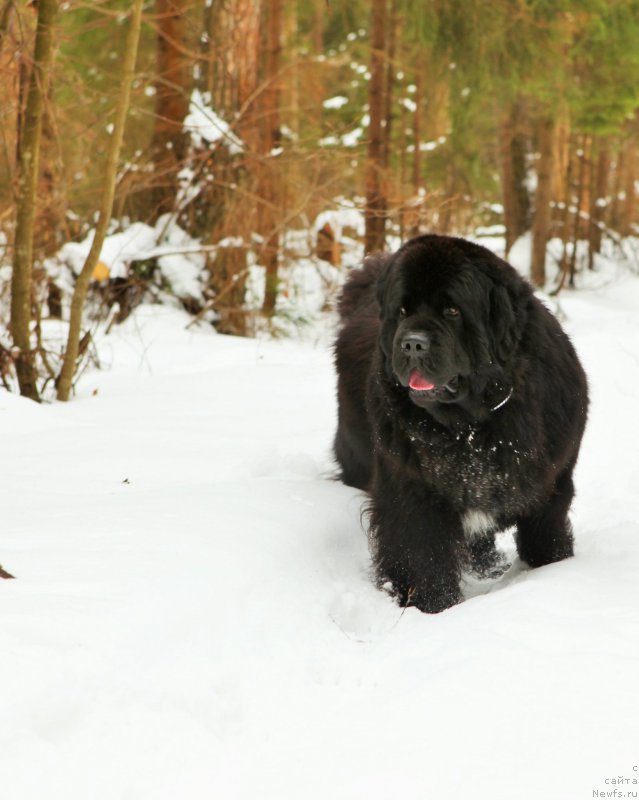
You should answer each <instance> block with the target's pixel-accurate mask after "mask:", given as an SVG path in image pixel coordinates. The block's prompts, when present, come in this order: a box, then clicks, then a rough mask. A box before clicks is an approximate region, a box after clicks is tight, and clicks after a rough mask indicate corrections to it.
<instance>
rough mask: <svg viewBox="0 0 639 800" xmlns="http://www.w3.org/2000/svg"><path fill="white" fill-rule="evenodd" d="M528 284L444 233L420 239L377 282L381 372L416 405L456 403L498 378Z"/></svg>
mask: <svg viewBox="0 0 639 800" xmlns="http://www.w3.org/2000/svg"><path fill="white" fill-rule="evenodd" d="M527 292H529V287H527V285H526V284H525V283H524V282H523V281H522V280H521V278H519V276H518V275H517V273H516V272H515V271H514V270H513V269H512V267H510V266H509V265H508V264H506V263H505V262H504V261H501V260H500V259H499V258H497V256H495V255H494V254H493V253H491V252H490V251H489V250H486V249H485V248H483V247H480V246H479V245H475V244H472V243H471V242H466V241H465V240H463V239H455V238H451V237H447V236H434V235H427V236H419V237H417V238H415V239H411V240H410V241H409V242H407V243H406V244H405V245H404V246H403V247H402V248H401V249H400V250H399V251H398V252H397V253H396V254H395V255H393V256H391V257H390V258H389V259H388V260H387V262H386V264H385V266H384V269H383V270H382V273H381V274H380V277H379V279H378V283H377V299H378V302H379V306H380V316H381V330H380V345H381V348H382V351H383V353H384V356H385V360H386V364H387V369H388V370H389V371H392V374H393V376H394V378H395V380H396V381H397V382H398V383H399V384H400V385H401V386H402V387H404V388H405V390H406V391H407V392H408V394H409V396H410V399H411V400H412V401H413V403H415V404H416V405H418V406H421V407H424V408H426V409H431V408H432V407H433V404H439V403H456V402H457V403H458V402H461V401H463V400H464V399H466V398H467V397H468V396H469V394H471V393H473V392H476V391H477V387H478V386H480V385H481V386H483V387H485V386H486V383H487V380H488V376H491V379H492V380H495V379H496V376H502V375H503V371H504V369H505V367H506V366H507V364H508V362H509V361H510V359H511V358H512V356H513V354H514V351H515V350H516V348H517V345H518V342H519V338H520V335H521V329H522V324H523V322H522V319H523V307H524V296H525V295H526V294H527Z"/></svg>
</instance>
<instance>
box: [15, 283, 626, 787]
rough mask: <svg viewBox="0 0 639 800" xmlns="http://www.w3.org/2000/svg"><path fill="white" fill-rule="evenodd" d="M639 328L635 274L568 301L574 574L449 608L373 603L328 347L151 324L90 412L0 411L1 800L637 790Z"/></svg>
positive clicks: (111, 349)
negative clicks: (580, 393)
mask: <svg viewBox="0 0 639 800" xmlns="http://www.w3.org/2000/svg"><path fill="white" fill-rule="evenodd" d="M602 283H603V281H602ZM638 308H639V278H637V277H633V276H631V275H626V276H625V277H623V276H622V277H618V278H616V280H615V281H614V282H611V283H610V284H609V285H607V286H606V285H602V286H600V287H599V288H592V289H583V290H581V291H580V292H578V293H568V292H565V293H563V294H562V295H561V311H562V313H563V315H565V317H566V319H565V325H566V327H567V328H568V330H569V331H570V332H571V334H572V335H573V337H574V340H575V343H576V345H577V347H578V350H579V352H580V354H581V356H582V357H583V360H584V362H585V365H586V368H587V371H588V373H589V376H590V383H591V391H592V414H591V420H590V424H589V427H588V431H587V435H586V439H585V442H584V447H583V451H582V457H581V461H580V464H579V467H578V473H577V487H578V498H577V500H576V502H575V505H574V511H573V520H574V527H575V532H576V557H575V558H574V559H572V560H570V561H567V562H564V563H560V564H556V565H552V566H549V567H546V568H543V569H539V570H536V571H528V570H526V569H523V568H522V566H521V564H519V562H517V561H516V560H515V562H514V564H513V567H512V568H511V570H510V571H509V572H508V573H507V574H506V575H505V576H504V577H503V578H502V579H501V580H499V581H497V582H495V583H488V584H486V583H484V584H474V585H472V586H470V585H469V586H468V587H467V594H468V599H467V600H466V601H465V602H464V603H462V604H461V605H459V606H456V607H455V608H452V609H450V610H448V611H446V612H444V613H442V614H440V615H436V616H427V615H424V614H421V613H420V612H418V611H416V610H414V609H408V610H406V611H405V612H403V613H402V611H401V609H399V608H398V607H397V606H395V605H394V604H393V602H392V601H391V600H390V599H389V598H388V597H386V596H385V595H384V594H382V593H380V592H378V591H377V590H376V589H375V588H374V587H373V585H372V584H371V582H370V579H369V560H368V553H367V547H366V539H365V536H364V533H363V531H362V528H361V523H360V509H361V502H362V496H361V495H360V494H359V493H357V492H355V491H353V490H351V489H348V488H346V487H344V486H343V485H341V484H340V483H338V482H335V481H333V480H331V479H330V476H331V472H332V470H333V465H332V462H331V457H330V445H331V438H332V434H333V429H334V425H335V403H334V376H333V371H332V366H331V357H330V352H329V350H328V348H327V346H326V344H325V340H326V336H320V337H319V340H320V341H321V343H319V344H316V345H313V344H312V343H309V342H292V341H264V340H261V341H258V340H239V339H234V338H230V337H224V336H219V335H216V334H214V333H213V332H212V331H211V329H210V328H205V327H202V328H197V329H194V328H193V327H191V328H189V329H186V323H187V322H188V318H187V317H186V316H185V315H182V314H181V313H180V312H178V311H176V310H172V309H169V308H166V307H161V306H143V307H141V308H140V309H138V311H137V312H136V314H135V315H134V317H132V318H131V319H129V320H128V321H127V322H126V323H125V325H124V326H122V327H121V328H120V329H117V330H114V331H113V332H112V333H111V334H110V335H109V337H107V338H106V339H104V341H102V343H101V345H100V352H101V356H102V361H103V363H105V364H107V365H110V368H108V369H105V370H103V371H101V372H97V371H93V372H90V373H87V374H85V376H84V377H83V378H82V381H81V384H80V387H79V394H78V396H77V398H76V399H75V401H74V402H73V403H70V404H66V405H63V404H49V405H42V406H36V405H34V404H31V403H30V402H29V401H27V400H23V399H21V398H19V397H17V396H15V395H10V394H8V393H6V392H4V391H0V436H1V441H2V451H3V464H4V471H3V480H2V489H3V492H2V493H3V502H2V528H1V534H0V563H2V565H3V566H4V568H5V569H6V570H8V571H9V572H11V573H12V574H14V575H15V576H16V578H17V580H14V581H9V580H6V581H0V607H1V609H2V612H1V614H0V637H1V640H2V659H1V661H0V718H1V719H2V725H1V726H0V797H1V798H3V800H4V798H6V800H36V799H37V800H58V798H59V799H60V800H62V799H63V798H64V800H165V799H166V800H177V799H178V798H188V800H198V799H199V798H220V799H221V800H222V799H224V800H236V799H237V800H240V798H241V800H270V799H271V798H273V800H275V798H277V800H289V799H290V800H316V799H317V800H360V798H366V799H367V800H387V798H388V799H389V798H439V799H440V800H441V798H445V799H447V798H451V800H452V798H455V799H456V800H457V799H459V800H489V799H490V800H493V799H494V800H506V799H508V800H510V798H518V800H533V798H534V800H581V799H582V798H583V799H584V800H586V798H591V797H596V796H604V797H605V796H614V795H612V794H605V793H606V792H612V791H613V790H617V792H624V793H625V794H619V793H618V794H617V795H616V796H617V797H621V796H627V797H633V796H639V786H638V785H637V784H636V783H635V784H633V783H632V781H633V779H634V780H639V579H638V577H637V576H638V575H639V492H638V490H637V487H638V486H639V457H638V452H639V441H638V433H637V431H638V429H639V426H638V425H637V406H638V401H639V369H638V364H639V319H638V316H637V309H638ZM503 546H504V547H505V548H506V549H507V550H509V551H510V552H511V553H512V551H513V546H512V541H511V540H510V539H509V537H508V536H507V535H506V536H505V537H504V544H503ZM621 779H623V781H624V782H623V783H620V782H619V781H620V780H621ZM595 791H596V792H599V791H601V792H604V794H601V795H598V794H594V792H595ZM632 792H637V794H636V795H633V794H629V793H632Z"/></svg>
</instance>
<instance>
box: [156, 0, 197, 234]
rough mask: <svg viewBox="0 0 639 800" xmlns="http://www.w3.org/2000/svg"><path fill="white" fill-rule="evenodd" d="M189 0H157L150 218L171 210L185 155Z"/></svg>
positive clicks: (187, 106)
mask: <svg viewBox="0 0 639 800" xmlns="http://www.w3.org/2000/svg"><path fill="white" fill-rule="evenodd" d="M189 6H190V2H189V0H156V2H155V11H156V14H157V18H158V30H157V65H156V76H157V77H156V81H155V89H156V95H155V130H154V133H153V142H152V144H151V149H152V154H153V166H154V185H153V192H152V198H153V209H152V217H153V219H157V218H158V217H159V216H160V215H161V214H165V213H167V212H170V211H172V210H173V207H174V204H175V197H176V193H177V173H178V172H179V170H180V167H181V165H182V163H183V161H184V157H185V156H186V148H187V137H186V136H185V134H184V130H183V123H184V118H185V116H186V115H187V113H188V110H189V73H188V69H187V63H186V61H185V56H184V53H183V52H182V49H181V45H183V43H184V39H185V36H184V34H185V16H184V15H185V12H186V9H187V8H188V7H189Z"/></svg>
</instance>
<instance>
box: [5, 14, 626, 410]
mask: <svg viewBox="0 0 639 800" xmlns="http://www.w3.org/2000/svg"><path fill="white" fill-rule="evenodd" d="M0 64H1V69H2V74H3V76H4V79H3V81H2V84H1V85H0V109H1V110H2V122H3V124H2V149H1V151H0V246H1V250H0V325H1V328H0V371H1V376H2V382H3V384H4V386H5V388H7V389H11V390H15V389H17V388H19V391H20V392H21V393H22V394H23V395H25V396H28V397H31V398H32V399H39V398H41V397H43V396H44V397H53V396H57V397H58V398H59V399H61V400H65V399H68V398H69V397H70V395H71V393H72V387H73V385H74V381H75V379H76V377H77V375H78V374H79V372H81V371H82V369H83V368H84V366H86V363H87V360H88V359H90V358H91V352H92V331H94V330H95V326H96V325H101V324H102V325H106V326H107V327H111V326H113V325H117V324H119V323H120V322H121V321H122V320H123V319H125V318H126V317H127V316H128V315H129V314H130V313H131V310H132V309H133V308H135V307H136V306H137V305H139V304H140V303H141V302H144V301H148V300H151V301H153V302H177V303H179V304H181V306H182V307H184V308H185V309H186V310H187V311H188V312H189V313H190V314H191V315H192V316H193V317H194V318H196V319H197V320H198V321H200V320H204V321H207V322H208V323H210V324H211V325H213V326H214V327H215V329H216V330H218V331H220V332H222V333H232V334H240V335H249V336H250V335H255V334H256V333H259V332H266V333H268V332H270V333H275V334H279V333H281V332H282V331H286V330H290V328H291V326H292V327H295V326H296V325H298V324H303V323H304V321H305V317H304V314H303V313H301V312H299V310H296V309H295V307H294V302H293V301H292V300H291V298H292V297H293V296H295V295H296V292H297V294H299V291H302V292H303V290H300V289H299V287H297V288H296V286H295V285H293V284H294V283H295V275H299V273H300V269H301V268H302V267H303V269H304V270H306V271H307V272H314V273H316V275H317V276H319V280H320V281H321V283H322V285H323V286H324V287H325V289H326V297H325V304H326V305H327V307H328V305H330V302H331V297H332V295H331V292H333V293H334V289H335V287H336V286H338V285H339V284H340V282H341V279H342V275H343V270H344V269H346V268H348V267H349V266H352V265H354V264H356V263H357V262H358V261H359V260H360V259H361V257H362V255H363V254H365V253H368V252H372V251H375V250H381V249H384V248H388V247H391V248H392V247H394V246H396V245H397V244H399V243H401V242H402V241H404V240H406V239H407V238H409V237H411V236H413V235H416V234H418V233H421V232H427V231H430V232H441V233H453V234H459V235H478V236H482V235H489V234H492V235H499V236H502V237H503V238H504V247H503V251H504V253H505V254H506V255H507V254H508V252H509V251H510V249H511V248H512V246H513V245H514V244H515V242H517V240H519V239H520V238H521V237H527V239H526V242H527V245H526V247H527V248H528V250H529V269H530V272H529V277H530V279H531V280H532V282H533V283H534V284H535V285H536V286H538V287H544V286H545V287H546V289H547V290H548V291H549V292H550V293H554V294H556V293H558V292H559V291H561V290H562V289H563V288H565V287H569V288H570V287H575V286H576V283H577V278H578V275H579V274H580V273H582V272H584V271H587V270H594V269H596V262H597V256H598V254H599V253H600V252H601V248H602V242H603V243H605V244H609V245H611V246H613V247H617V248H621V250H623V249H624V247H625V248H626V250H627V244H624V243H627V240H628V238H627V237H631V236H632V235H633V234H635V233H636V226H637V222H638V217H637V214H638V212H637V202H636V194H637V189H636V179H637V172H638V170H639V158H638V155H637V140H638V135H639V115H638V114H637V109H638V108H639V8H638V4H637V3H636V2H635V1H634V0H613V1H612V2H608V0H580V1H579V2H575V1H574V0H562V1H561V2H547V1H546V0H497V2H494V3H490V4H488V3H483V2H479V0H460V2H455V3H451V2H446V1H445V0H429V2H416V1H415V0H368V2H363V1H362V0H356V1H355V2H350V3H338V2H332V0H298V1H297V2H283V0H223V1H220V0H200V1H198V0H156V2H142V0H139V2H138V1H137V0H136V1H135V2H125V0H108V1H107V0H97V1H96V2H89V3H87V2H76V1H75V0H71V1H70V2H58V1H57V0H38V2H18V1H17V0H4V2H2V4H1V5H0ZM127 232H128V234H127ZM118 236H119V237H120V238H119V239H118V238H117V237H118ZM127 236H128V238H127ZM110 237H116V238H115V239H113V240H112V244H113V246H112V247H110V248H109V241H110ZM136 237H137V239H136ZM133 239H135V240H136V241H137V243H138V244H137V245H136V246H135V247H129V249H128V250H127V249H126V248H125V249H124V250H122V247H124V245H123V244H122V242H129V243H130V242H131V241H132V240H133ZM551 241H555V242H556V244H557V246H556V247H554V249H552V248H551V250H550V251H549V249H548V243H549V242H551ZM116 242H119V243H120V244H119V245H118V244H116ZM83 365H84V366H83Z"/></svg>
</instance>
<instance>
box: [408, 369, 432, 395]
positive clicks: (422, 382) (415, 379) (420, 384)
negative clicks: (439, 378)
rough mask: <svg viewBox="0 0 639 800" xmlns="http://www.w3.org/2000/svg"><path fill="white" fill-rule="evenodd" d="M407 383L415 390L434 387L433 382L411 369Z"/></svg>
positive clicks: (426, 389) (425, 389)
mask: <svg viewBox="0 0 639 800" xmlns="http://www.w3.org/2000/svg"><path fill="white" fill-rule="evenodd" d="M408 385H409V386H410V388H411V389H415V391H418V392H419V391H428V390H429V389H434V388H435V384H434V383H431V382H430V381H427V380H426V378H425V377H424V376H423V375H421V374H420V373H419V372H418V371H417V370H413V372H411V376H410V379H409V381H408Z"/></svg>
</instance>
